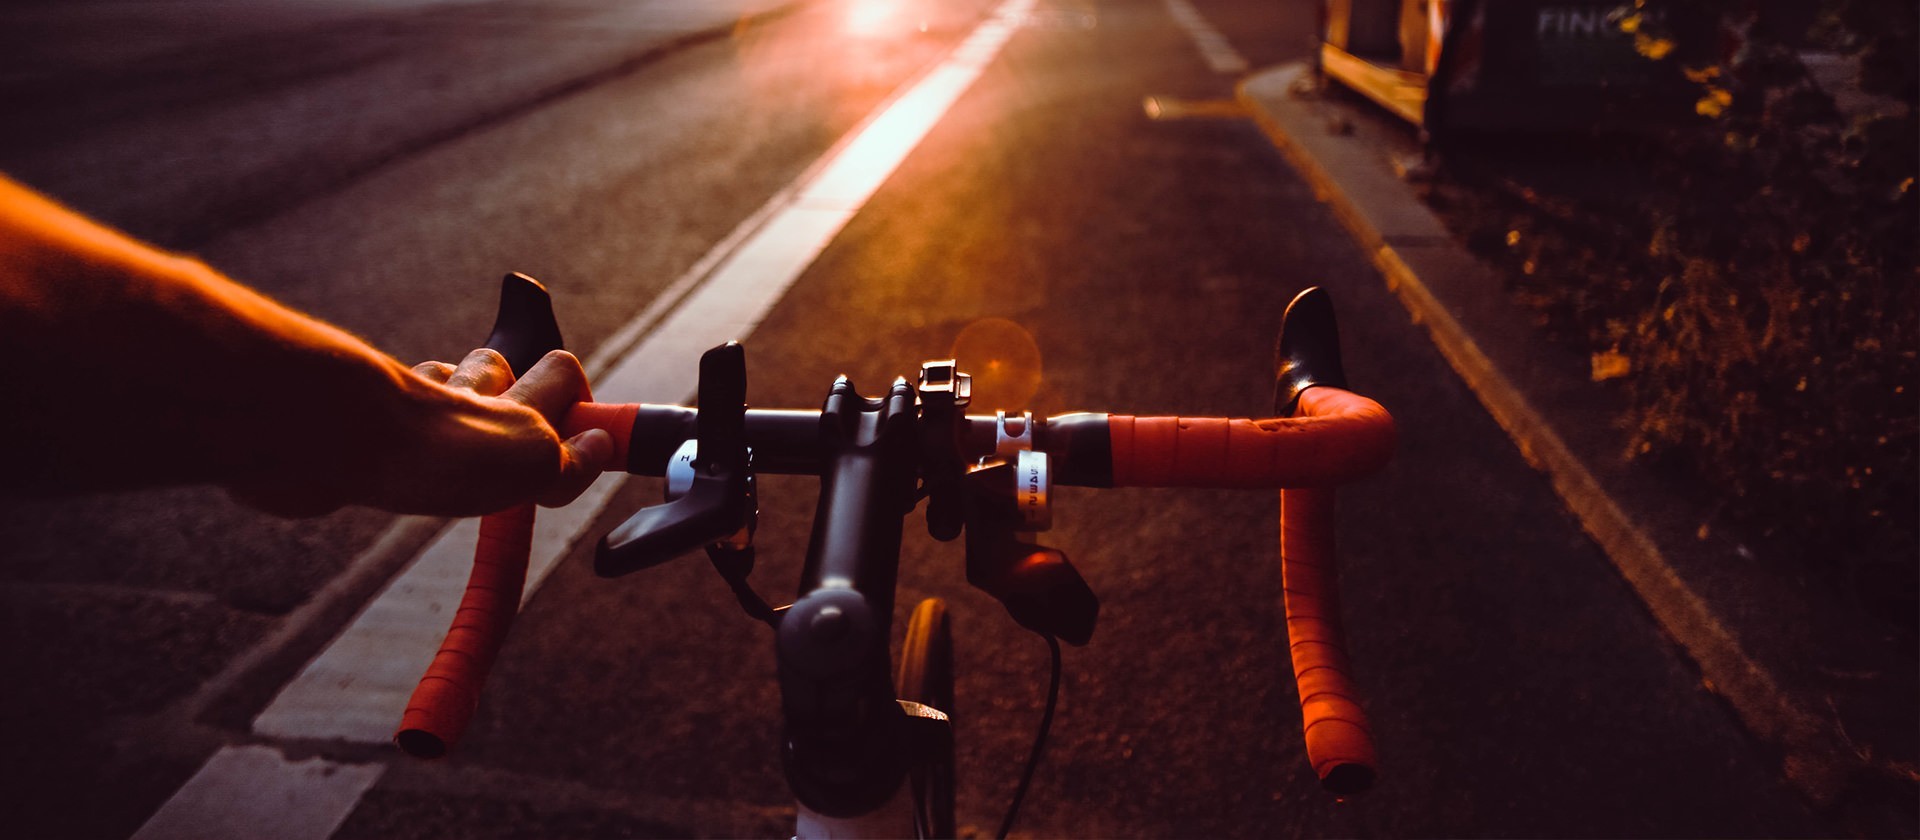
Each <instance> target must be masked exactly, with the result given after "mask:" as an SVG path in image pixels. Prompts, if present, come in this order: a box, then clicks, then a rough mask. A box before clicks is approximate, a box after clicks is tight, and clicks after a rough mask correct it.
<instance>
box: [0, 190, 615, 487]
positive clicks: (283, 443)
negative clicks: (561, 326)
mask: <svg viewBox="0 0 1920 840" xmlns="http://www.w3.org/2000/svg"><path fill="white" fill-rule="evenodd" d="M0 362H3V363H4V364H5V367H4V369H0V393H4V394H5V398H4V400H0V405H4V407H3V408H0V492H7V493H16V494H32V495H48V494H54V493H61V492H76V491H85V490H105V489H119V488H131V487H141V486H151V485H159V484H188V483H213V484H218V485H221V486H224V487H227V488H229V489H230V490H232V491H233V492H234V493H235V495H236V496H238V497H239V498H241V499H242V500H243V501H246V502H248V503H250V504H254V505H256V506H259V507H262V508H264V509H267V510H270V511H273V512H276V513H283V514H293V515H305V514H315V513H322V512H325V511H330V510H333V509H335V508H338V507H340V506H342V505H346V504H366V505H372V506H375V507H381V508H385V509H389V510H394V511H402V512H412V513H429V514H445V515H463V514H476V513H484V512H491V511H493V510H497V509H500V508H503V507H506V506H507V505H509V504H512V503H515V502H519V501H526V500H528V499H535V500H538V501H541V502H543V503H546V504H559V503H564V502H565V501H566V500H568V499H571V498H572V497H573V496H575V495H578V494H579V492H580V491H581V490H584V489H585V487H586V485H587V484H588V483H590V482H591V481H592V478H593V477H594V476H595V475H597V474H598V473H599V471H600V463H601V461H603V460H604V459H605V458H606V457H608V455H609V454H610V453H611V450H612V445H611V440H610V439H608V438H607V437H606V436H605V434H604V433H599V434H598V435H594V434H593V433H589V434H587V435H582V436H580V437H578V438H575V439H573V440H571V441H562V440H561V439H560V438H559V436H558V435H557V434H556V433H555V432H554V426H555V425H556V424H557V422H558V421H559V419H560V415H561V414H562V413H564V412H565V410H566V407H567V406H569V405H571V404H572V403H573V402H574V401H576V400H578V399H580V398H582V397H584V395H585V393H586V377H585V374H584V373H582V372H581V370H580V366H579V362H578V361H576V360H574V359H573V357H572V356H569V355H566V354H564V353H560V354H554V355H553V356H550V357H549V358H547V359H545V360H543V361H542V362H541V363H540V364H539V365H537V366H536V367H535V368H534V369H533V370H531V371H529V372H528V374H527V376H526V377H524V378H523V379H522V380H521V381H520V382H518V383H513V382H512V374H511V373H510V372H506V370H505V363H504V361H501V360H499V358H498V356H497V354H491V353H480V354H476V356H470V357H469V358H468V359H467V361H465V362H463V363H462V364H461V366H460V369H459V370H460V373H458V374H455V373H453V372H452V370H451V369H446V370H444V371H441V372H440V373H439V375H436V373H435V370H436V368H435V367H434V366H430V365H423V366H422V369H421V372H420V373H415V372H414V371H412V370H409V369H408V368H407V367H406V366H404V365H402V364H400V363H399V362H397V361H395V360H394V359H392V358H390V357H388V356H386V355H385V354H383V353H380V352H379V351H377V350H375V349H373V348H372V347H370V346H368V345H367V344H366V343H365V342H362V341H360V340H359V339H357V338H354V337H353V336H351V335H348V334H347V333H345V332H343V331H341V330H339V329H337V328H334V327H332V326H329V325H327V324H324V323H321V322H319V321H315V320H313V319H311V318H308V317H306V316H303V315H301V314H299V313H296V312H293V311H292V310H289V309H287V308H285V307H283V306H280V305H279V304H276V303H274V302H273V301H271V300H268V299H267V298H265V297H263V296H261V295H259V294H258V293H255V292H253V291H252V290H249V289H247V288H245V287H243V286H240V285H239V284H237V283H234V282H233V281H231V280H228V279H226V278H225V277H222V276H221V275H220V274H219V273H217V272H215V271H214V270H212V269H211V268H208V267H207V266H206V265H204V264H201V263H199V262H197V261H194V260H191V259H186V258H182V257H177V256H173V255H170V254H166V253H162V252H160V251H157V250H154V249H152V248H150V247H148V246H145V245H143V244H141V243H138V242H135V241H133V240H132V239H129V238H127V237H125V236H123V235H121V234H119V233H117V232H114V231H111V230H108V229H106V228H104V227H101V226H99V225H97V224H94V223H92V222H90V221H88V220H86V219H84V218H81V217H80V216H78V215H76V214H74V213H73V212H71V211H69V210H66V209H64V208H62V207H59V206H58V205H55V204H53V203H52V202H50V201H48V200H46V199H45V198H42V197H40V196H38V195H35V194H34V193H32V192H30V191H28V190H26V189H24V188H22V187H20V186H19V185H17V184H14V183H13V182H11V181H7V180H5V179H4V178H0ZM449 377H451V381H449ZM509 385H511V387H509Z"/></svg>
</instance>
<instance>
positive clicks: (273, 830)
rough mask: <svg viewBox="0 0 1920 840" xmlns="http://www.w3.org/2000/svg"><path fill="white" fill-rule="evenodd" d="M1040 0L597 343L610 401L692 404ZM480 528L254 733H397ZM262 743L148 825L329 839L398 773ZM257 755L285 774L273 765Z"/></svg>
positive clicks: (572, 526) (409, 578)
mask: <svg viewBox="0 0 1920 840" xmlns="http://www.w3.org/2000/svg"><path fill="white" fill-rule="evenodd" d="M1032 6H1033V0H1006V2H1004V3H1002V4H1001V5H1000V6H999V7H998V8H996V9H995V10H994V13H993V15H992V16H991V17H990V18H989V19H988V20H987V21H986V22H984V23H982V24H981V25H980V26H979V27H977V28H976V29H975V30H974V31H973V33H972V34H971V35H969V36H968V37H967V39H966V41H964V42H962V43H961V44H960V46H958V47H957V48H955V49H954V51H953V52H952V53H950V54H949V55H948V56H947V58H946V59H945V60H944V61H943V62H942V63H941V64H939V65H938V66H936V67H935V68H934V69H933V70H931V71H930V72H928V73H927V74H926V75H925V76H922V77H921V78H920V79H919V80H918V81H917V82H915V83H914V84H913V85H912V86H911V87H909V88H908V89H907V90H906V91H905V92H904V93H902V94H900V95H899V96H897V97H895V98H894V99H892V100H891V101H890V102H888V103H887V105H886V106H884V107H883V108H882V109H881V110H880V111H879V112H878V113H877V114H876V115H875V116H873V117H872V118H870V119H869V120H868V121H867V122H866V123H865V124H864V125H862V126H861V127H860V128H859V129H857V130H855V131H854V132H853V133H851V134H850V135H849V136H848V137H847V138H845V139H843V140H842V141H841V142H840V143H839V144H838V145H837V146H836V147H835V148H834V149H833V150H832V151H830V152H829V153H828V154H827V155H826V156H825V157H824V158H823V159H822V161H821V162H820V163H817V164H815V165H814V166H813V167H811V168H810V169H809V170H808V171H807V173H805V174H803V175H802V176H801V177H800V178H799V179H797V180H796V181H795V183H794V184H793V185H792V186H791V187H789V188H788V189H786V190H783V191H782V192H781V193H780V194H778V195H776V196H774V198H773V199H772V200H771V201H769V202H768V204H767V206H766V207H763V208H762V209H761V210H760V211H759V212H757V213H755V214H754V215H753V216H752V217H749V218H748V219H747V220H746V221H745V222H743V223H742V224H741V226H740V228H739V229H736V230H735V232H734V233H733V234H732V235H729V236H728V237H727V238H726V239H724V240H722V241H721V243H720V244H719V245H717V246H716V247H715V249H714V251H713V252H711V253H709V254H708V256H707V257H705V258H703V259H702V260H701V261H700V262H699V263H696V264H695V266H694V269H693V270H692V271H690V272H689V273H688V275H687V276H683V277H682V278H680V279H679V280H677V281H676V282H675V283H674V284H672V285H671V286H669V287H668V289H667V291H666V292H665V293H663V294H662V296H661V299H660V300H658V301H656V303H655V305H653V306H650V307H648V309H647V310H646V311H644V312H642V313H641V315H640V316H639V317H637V318H635V319H634V323H632V324H630V325H629V326H628V327H627V328H623V329H622V330H621V331H620V332H619V333H616V335H615V337H614V338H612V339H610V340H609V342H608V345H609V346H610V347H617V345H622V344H627V343H629V342H631V343H632V345H633V346H632V347H631V349H627V350H625V352H624V353H621V354H620V355H619V356H618V357H617V358H615V357H613V356H612V355H611V354H610V353H602V354H596V355H595V357H594V358H593V360H592V363H591V364H590V365H589V368H590V369H591V370H595V371H597V373H596V376H595V381H594V396H595V398H596V399H598V400H601V401H604V402H682V401H684V400H686V399H687V398H688V397H689V395H691V394H692V393H693V391H694V389H695V386H696V384H697V378H698V376H697V373H698V364H697V362H698V359H699V355H700V353H702V352H704V351H705V350H706V349H707V348H709V347H712V346H714V345H716V344H719V343H722V342H724V341H727V340H730V339H744V338H746V337H747V336H748V335H749V334H751V333H752V332H753V330H754V329H755V328H756V327H757V326H759V324H760V321H761V319H763V318H764V317H766V314H767V312H768V311H770V310H771V309H772V308H773V305H774V304H775V303H777V302H778V301H779V300H780V298H781V297H782V296H783V295H785V293H786V290H787V288H788V287H789V286H791V285H792V284H793V281H794V280H796V279H798V278H799V276H800V274H801V273H802V272H803V271H805V270H806V268H807V266H808V265H810V264H812V262H813V260H814V258H815V257H817V256H819V254H820V252H821V251H822V250H823V249H825V248H826V246H827V244H828V243H829V242H831V241H832V240H833V238H834V237H835V236H837V235H838V234H839V232H840V230H841V229H842V228H843V227H844V226H845V225H846V223H847V221H848V220H849V219H851V218H853V215H854V213H856V212H858V211H859V209H860V208H861V207H862V206H864V205H865V204H866V202H867V199H869V198H870V197H872V195H873V193H874V191H875V190H877V189H879V187H880V185H881V183H883V182H885V181H886V179H887V178H888V177H889V176H890V175H892V174H893V171H894V169H895V168H897V167H898V166H899V164H900V162H901V161H902V160H904V159H905V158H906V156H907V154H908V153H910V152H911V151H912V150H913V149H914V147H916V146H917V145H918V144H919V143H920V141H921V139H923V138H924V137H925V136H926V134H927V132H928V131H930V130H932V128H933V126H934V124H935V123H937V122H939V120H940V118H941V117H942V116H944V115H945V114H946V112H947V110H948V109H949V108H950V107H952V105H953V103H954V102H955V101H957V100H958V99H959V98H960V96H961V94H963V93H965V92H966V90H967V89H968V88H969V87H970V86H972V84H973V82H974V80H976V79H977V78H979V76H980V73H981V72H982V71H983V70H984V69H985V68H986V66H987V64H988V63H989V62H991V61H992V60H993V58H994V57H995V56H996V55H997V54H998V53H999V51H1000V48H1001V47H1002V46H1004V45H1005V44H1006V42H1007V40H1008V39H1009V38H1011V37H1012V36H1013V33H1014V31H1015V30H1016V29H1017V28H1018V26H1019V21H1020V20H1021V19H1022V18H1023V17H1024V16H1025V15H1026V14H1027V12H1028V11H1029V10H1030V9H1031V8H1032ZM611 352H612V353H620V350H618V349H614V350H612V351H611ZM617 484H618V480H617V477H603V478H602V479H601V480H600V481H599V482H597V483H596V484H595V485H594V486H593V487H592V488H590V489H589V490H588V491H587V493H586V494H585V495H583V496H582V497H581V498H580V499H579V500H577V501H575V502H574V503H573V504H571V505H569V506H567V507H565V508H561V509H558V510H549V511H542V512H541V515H540V517H539V522H538V524H537V526H536V527H535V533H534V548H533V557H532V562H531V564H530V566H529V569H528V573H527V592H526V596H525V598H531V597H532V595H533V592H534V590H535V589H537V588H538V586H539V585H540V582H541V581H542V580H544V578H545V577H546V575H547V574H548V573H549V572H550V571H552V569H553V567H554V564H555V563H557V562H558V561H559V559H560V558H561V557H563V556H565V555H566V554H567V553H568V552H569V550H571V548H572V547H573V546H574V545H575V544H576V543H577V542H578V541H579V540H580V539H582V538H584V537H585V536H587V534H586V530H587V528H588V526H589V525H590V524H591V523H592V522H593V521H594V520H595V519H596V518H597V517H598V514H599V513H600V512H601V509H602V508H603V506H604V505H605V504H606V501H607V499H608V497H609V496H611V495H612V493H613V491H614V489H615V488H616V486H617ZM477 535H478V525H477V522H476V521H475V520H465V521H462V522H459V523H456V524H455V525H453V526H452V527H449V528H448V529H447V530H446V531H444V532H442V533H441V535H440V536H439V537H438V538H436V539H435V540H434V541H433V543H432V544H430V545H429V546H428V547H427V548H426V549H425V550H424V551H423V552H421V554H420V555H419V557H417V558H416V559H415V560H414V561H413V562H412V563H411V564H410V565H409V566H408V567H407V568H406V570H405V571H403V572H402V573H401V574H400V575H399V576H398V577H396V578H395V579H394V580H393V582H392V583H391V584H389V585H388V586H387V588H386V589H385V590H383V591H382V592H381V593H380V595H379V596H378V597H376V598H375V599H374V600H373V602H372V603H370V604H368V605H367V607H366V608H365V609H363V610H362V611H361V613H360V615H358V616H357V617H355V618H354V620H353V622H352V623H351V624H350V625H349V626H348V627H347V629H346V630H344V631H343V632H342V633H341V634H340V636H339V637H338V638H336V639H335V640H334V641H333V643H332V644H330V645H329V646H328V647H327V649H326V650H324V651H322V652H321V653H320V655H319V656H317V657H315V659H314V660H313V661H312V662H310V663H308V665H307V667H306V668H305V669H304V670H302V671H301V673H300V674H299V676H297V677H295V678H294V679H293V681H292V682H290V683H288V684H287V685H286V686H285V687H284V688H283V689H282V690H281V692H280V694H279V695H278V696H276V697H275V698H274V700H273V702H272V703H270V704H269V705H268V706H267V708H266V709H265V710H263V711H262V712H261V713H260V715H259V717H257V718H255V719H254V723H253V729H254V732H255V733H257V734H261V735H268V736H274V737H283V738H298V739H304V740H331V741H348V742H356V743H384V742H386V741H387V739H388V738H389V737H391V735H392V733H393V727H394V726H395V724H396V723H397V722H398V721H399V718H400V713H401V711H402V710H403V709H404V707H405V704H406V700H407V697H408V696H409V695H410V693H411V692H412V690H413V684H414V682H415V681H417V680H418V679H419V676H420V674H421V672H423V671H424V670H426V667H427V664H428V663H429V662H430V661H431V660H432V658H433V654H434V651H435V650H437V649H438V647H439V643H440V638H441V636H442V635H444V634H445V632H446V628H447V624H448V623H449V622H450V621H451V619H452V615H453V610H454V608H455V607H456V606H457V605H458V604H459V599H460V595H461V592H462V589H463V588H464V586H465V580H466V576H467V571H468V568H469V566H470V565H471V563H472V557H473V544H474V541H475V540H476V538H477ZM525 598H523V600H522V603H525ZM261 749H264V748H258V747H246V748H227V749H223V750H221V751H220V752H219V753H216V754H215V756H214V757H213V758H212V759H210V760H209V761H208V763H207V764H206V766H204V767H202V768H201V770H200V772H199V773H198V774H197V775H195V776H194V778H193V779H192V780H190V781H189V782H188V783H187V785H186V786H185V787H184V788H182V789H181V791H180V792H179V793H178V794H176V795H175V797H174V799H172V800H170V801H168V803H167V804H166V805H165V806H163V807H162V808H161V809H160V811H159V812H158V813H156V814H155V815H154V817H153V819H152V820H150V821H149V823H148V826H147V827H145V828H143V829H142V834H141V836H142V837H147V836H152V837H167V836H182V835H176V834H166V833H161V832H166V831H178V830H179V829H180V828H181V827H193V828H195V830H194V831H192V832H191V834H192V835H193V836H197V837H202V838H222V837H235V838H241V837H280V838H287V840H306V839H307V838H311V840H319V839H320V838H324V837H326V836H327V835H328V834H331V833H332V832H333V830H334V829H335V828H337V827H338V826H339V823H340V820H342V819H344V818H345V816H346V814H347V813H348V812H349V811H351V809H352V806H353V804H354V803H355V802H357V801H358V800H359V797H360V796H361V795H362V794H363V793H365V791H366V790H367V789H368V788H369V787H371V786H372V784H373V782H374V781H375V780H376V779H377V778H378V776H379V774H380V773H381V772H382V770H383V769H384V765H347V764H334V763H331V762H324V761H319V760H316V761H317V762H318V763H319V769H313V768H309V767H308V766H307V764H305V763H302V764H301V765H297V767H299V768H300V769H299V771H298V772H291V771H286V770H278V771H275V770H273V769H272V766H271V765H270V764H269V765H262V759H261V758H260V756H258V755H257V754H256V753H255V752H254V751H256V750H261ZM267 752H269V753H272V751H271V750H268V751H267ZM274 756H275V757H276V758H277V753H274ZM282 764H284V762H282ZM257 765H259V766H268V767H269V770H267V771H261V770H258V769H257ZM288 766H289V767H293V766H296V765H288ZM270 772H279V773H280V775H279V776H273V777H272V778H274V779H276V780H278V779H282V778H284V779H290V780H291V781H289V782H287V784H279V783H277V782H276V783H274V784H266V785H262V784H260V783H259V781H260V779H262V778H267V776H266V775H265V774H267V773H270ZM295 789H297V790H295ZM293 801H310V802H316V803H337V802H342V801H344V803H345V805H344V810H341V811H340V813H339V814H338V815H337V816H335V817H331V818H323V817H324V815H322V814H318V812H313V813H309V812H308V811H305V810H299V809H292V808H287V807H282V805H281V803H282V802H293Z"/></svg>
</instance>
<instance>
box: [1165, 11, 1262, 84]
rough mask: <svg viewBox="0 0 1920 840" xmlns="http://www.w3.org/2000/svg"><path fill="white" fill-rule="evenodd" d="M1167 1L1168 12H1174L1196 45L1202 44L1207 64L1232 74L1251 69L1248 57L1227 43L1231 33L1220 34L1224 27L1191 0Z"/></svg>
mask: <svg viewBox="0 0 1920 840" xmlns="http://www.w3.org/2000/svg"><path fill="white" fill-rule="evenodd" d="M1166 2H1167V14H1170V15H1173V20H1174V22H1175V23H1178V24H1180V28H1181V29H1185V30H1187V35H1188V37H1191V38H1193V45H1194V46H1196V47H1199V48H1200V57H1201V58H1204V59H1206V61H1207V66H1208V67H1211V68H1213V72H1215V73H1221V74H1225V75H1228V76H1238V75H1240V74H1241V73H1245V72H1247V60H1246V59H1245V58H1242V57H1241V56H1240V53H1239V51H1237V50H1235V49H1234V48H1233V45H1232V44H1229V43H1227V36H1225V35H1222V34H1220V30H1218V29H1215V28H1213V24H1211V23H1208V22H1207V19H1206V18H1204V17H1201V16H1200V10H1199V9H1196V8H1194V7H1193V4H1192V3H1189V2H1187V0H1166Z"/></svg>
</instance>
